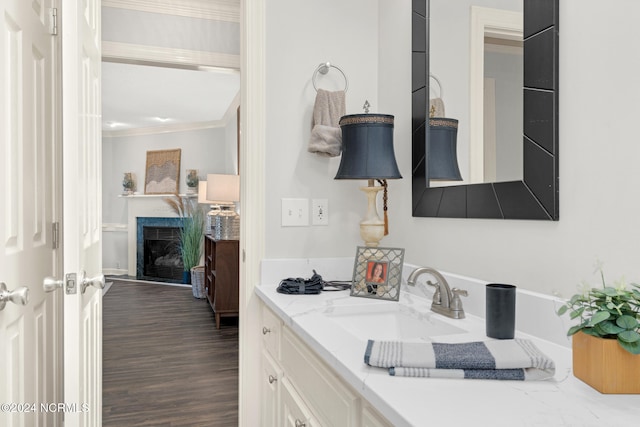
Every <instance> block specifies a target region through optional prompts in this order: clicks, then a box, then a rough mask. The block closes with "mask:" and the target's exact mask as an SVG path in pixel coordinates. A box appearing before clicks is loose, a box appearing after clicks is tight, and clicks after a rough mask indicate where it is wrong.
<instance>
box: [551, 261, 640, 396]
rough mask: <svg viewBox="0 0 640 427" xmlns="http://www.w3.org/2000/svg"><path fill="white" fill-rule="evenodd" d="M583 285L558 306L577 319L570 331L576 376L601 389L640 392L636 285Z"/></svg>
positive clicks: (639, 315) (639, 306)
mask: <svg viewBox="0 0 640 427" xmlns="http://www.w3.org/2000/svg"><path fill="white" fill-rule="evenodd" d="M598 271H599V272H600V277H601V280H602V286H601V287H593V288H589V287H586V288H585V290H584V292H582V293H579V294H576V295H574V296H573V297H571V299H570V300H569V301H567V302H566V303H565V304H564V305H563V306H561V307H560V309H559V310H558V314H559V315H564V314H567V313H568V314H569V317H570V318H571V319H574V320H575V319H577V321H578V322H577V323H576V324H575V325H573V326H571V328H569V331H568V332H567V335H570V336H572V337H573V338H572V347H573V371H574V375H575V376H576V377H577V378H579V379H581V380H582V381H584V382H585V383H587V384H589V385H590V386H592V387H593V388H595V389H596V390H598V391H600V392H602V393H634V394H636V393H640V286H638V285H637V284H631V285H630V286H626V285H625V284H624V282H621V283H619V284H617V285H616V286H609V285H607V284H606V282H605V279H604V273H603V271H602V268H601V267H600V266H599V267H598Z"/></svg>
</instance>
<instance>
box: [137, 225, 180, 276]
mask: <svg viewBox="0 0 640 427" xmlns="http://www.w3.org/2000/svg"><path fill="white" fill-rule="evenodd" d="M136 222H137V233H136V246H137V250H136V252H137V254H136V278H137V279H142V280H153V281H158V282H169V283H182V276H183V274H182V272H183V271H184V266H183V264H182V256H181V254H180V229H181V228H182V218H160V217H138V218H137V221H136Z"/></svg>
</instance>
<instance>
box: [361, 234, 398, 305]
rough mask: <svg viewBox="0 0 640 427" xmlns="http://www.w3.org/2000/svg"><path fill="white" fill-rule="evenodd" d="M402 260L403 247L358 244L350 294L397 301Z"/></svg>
mask: <svg viewBox="0 0 640 427" xmlns="http://www.w3.org/2000/svg"><path fill="white" fill-rule="evenodd" d="M403 262H404V249H401V248H370V247H366V246H358V249H357V251H356V259H355V263H354V265H353V280H352V282H351V296H354V297H364V298H376V299H384V300H390V301H398V299H400V283H401V281H402V265H403Z"/></svg>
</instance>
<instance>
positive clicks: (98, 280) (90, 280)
mask: <svg viewBox="0 0 640 427" xmlns="http://www.w3.org/2000/svg"><path fill="white" fill-rule="evenodd" d="M81 277H82V280H81V281H80V283H81V284H82V293H83V294H84V291H86V290H87V288H88V287H89V286H93V287H94V288H98V289H104V285H105V279H104V274H98V275H97V276H94V277H85V273H84V272H82V276H81Z"/></svg>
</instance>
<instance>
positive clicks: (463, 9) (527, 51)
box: [412, 0, 559, 220]
mask: <svg viewBox="0 0 640 427" xmlns="http://www.w3.org/2000/svg"><path fill="white" fill-rule="evenodd" d="M483 1H485V3H484V5H483V6H480V7H476V6H474V5H472V3H474V4H475V2H474V1H472V0H459V1H458V0H457V1H455V2H451V1H446V0H425V1H424V2H422V1H420V2H413V16H412V175H413V176H412V202H413V203H412V209H413V216H417V217H450V218H501V219H547V220H558V218H559V213H558V176H559V174H558V74H559V73H558V46H559V43H558V21H559V17H558V9H559V0H525V1H524V3H521V2H522V0H518V1H519V2H520V3H518V4H519V6H517V7H516V8H521V13H520V11H519V10H516V11H515V12H516V14H520V17H518V18H517V19H516V21H517V24H516V25H511V24H509V25H507V26H506V28H502V24H494V23H493V22H492V21H491V20H488V21H489V23H491V25H493V26H494V27H497V28H491V31H489V34H488V36H489V38H496V37H495V36H496V35H500V36H501V37H500V38H505V37H506V38H507V39H509V40H513V39H519V37H520V36H519V34H520V33H522V40H523V43H522V44H523V47H522V51H523V53H522V57H523V65H522V70H523V71H522V72H521V73H519V75H521V76H522V79H523V80H522V84H521V88H522V101H513V100H509V101H507V105H510V107H511V108H509V110H510V112H511V113H513V111H511V110H516V109H517V110H519V108H516V107H520V106H522V113H520V112H519V111H518V112H516V113H514V115H520V114H521V116H520V117H522V120H517V121H516V123H515V124H516V125H518V126H519V125H520V124H521V125H522V133H521V134H520V135H519V136H517V137H515V136H513V137H511V138H514V139H513V140H511V138H509V139H506V138H505V142H506V143H507V144H509V147H510V148H513V153H514V154H512V156H516V157H518V158H520V161H519V162H510V164H514V163H520V164H521V165H522V166H521V170H520V169H518V170H515V169H514V170H510V169H509V170H507V169H504V168H502V166H501V165H500V161H499V160H497V161H495V167H493V166H490V167H489V166H487V167H485V163H484V158H485V154H484V151H485V150H484V147H483V148H481V149H477V148H473V152H472V147H475V144H473V143H472V142H471V140H472V139H479V140H481V141H483V144H481V145H484V128H485V125H484V116H485V113H484V109H485V108H484V104H485V100H484V86H485V84H484V81H485V76H484V70H485V50H486V51H487V52H486V53H487V57H488V56H489V54H490V53H491V52H490V51H491V49H489V48H487V49H485V47H484V45H485V27H487V25H485V24H483V23H481V22H480V21H478V22H475V21H474V20H476V21H477V19H476V16H477V15H478V13H475V14H474V18H473V19H472V18H471V14H472V11H474V10H475V12H478V11H482V10H484V9H492V10H496V9H508V7H505V5H507V4H513V3H512V2H513V0H492V1H491V0H483ZM447 9H448V12H449V13H454V15H446V14H445V10H447ZM500 13H505V14H509V13H514V11H513V10H512V11H510V12H508V11H507V12H500ZM455 14H457V15H455ZM438 16H447V17H448V19H439V18H438ZM450 16H454V17H456V16H457V17H456V18H450ZM514 16H517V15H514ZM470 22H471V25H470V24H469V23H470ZM474 26H475V28H482V32H481V33H480V35H479V36H477V37H471V36H470V28H472V27H474ZM489 27H490V25H489ZM514 27H515V28H514ZM445 29H446V30H447V32H445ZM516 35H517V37H516ZM435 39H437V41H438V42H440V41H441V42H442V44H438V43H435V42H434V43H430V40H435ZM470 40H473V41H474V42H473V43H474V46H470ZM478 44H480V47H479V48H477V45H478ZM491 44H495V43H491ZM500 44H501V45H502V44H504V42H502V41H501V42H500ZM501 49H502V48H501ZM509 49H511V47H509ZM478 55H480V58H479V59H478V58H477V56H478ZM516 56H517V55H516ZM471 57H473V58H471ZM470 58H471V59H470ZM444 60H446V61H448V62H446V61H444ZM486 62H487V67H486V68H487V69H491V68H492V66H489V64H488V63H489V62H490V61H486ZM474 64H475V65H474ZM478 64H481V66H480V67H479V68H480V70H481V71H480V72H474V71H470V70H472V69H473V67H478ZM438 67H442V68H438ZM498 67H499V69H500V71H503V69H504V68H517V67H516V66H515V65H513V66H505V65H500V66H498ZM429 73H432V74H435V75H437V76H438V78H439V79H440V80H441V82H442V88H443V89H444V92H445V93H446V96H443V99H444V103H445V112H446V114H445V116H446V117H448V118H453V119H457V120H459V127H458V156H457V157H458V163H459V166H460V170H461V172H462V177H463V179H464V180H465V181H464V183H463V184H458V183H449V185H447V186H441V187H434V186H432V183H430V182H429V179H428V177H429V176H430V170H429V169H430V166H431V165H430V162H429V160H428V158H429V157H428V156H429V152H430V149H431V148H430V143H431V132H429V131H428V129H427V128H428V125H426V124H427V123H428V121H429V120H428V117H427V110H429V99H430V98H431V97H432V96H433V93H431V92H430V90H429V89H430V85H431V83H430V79H428V78H426V76H428V75H429ZM479 73H481V74H479ZM472 74H473V75H479V77H477V78H475V79H472V78H471V77H470V76H471V75H472ZM488 77H495V76H488ZM513 84H514V85H516V84H519V83H513ZM478 89H479V90H478ZM478 92H479V93H480V94H479V95H478ZM498 92H499V85H497V84H496V89H495V94H496V95H495V98H496V106H495V111H496V112H498V111H500V110H501V109H502V108H501V107H500V106H499V103H498V102H497V100H498V98H501V97H502V96H501V95H500V94H498ZM474 94H475V95H474ZM487 115H489V114H487ZM504 120H505V119H501V118H500V119H496V123H497V122H498V121H500V122H502V121H504ZM511 122H513V120H511ZM512 125H513V123H512ZM512 127H513V128H515V127H516V126H512ZM513 132H518V131H513ZM495 133H496V138H495V139H496V144H495V145H496V147H497V148H496V152H497V153H498V156H497V157H496V158H498V157H502V154H501V153H500V152H501V148H500V146H501V145H502V144H501V142H500V140H501V139H502V138H501V136H500V135H499V134H501V133H502V130H500V131H499V130H498V127H496V131H495ZM514 135H515V134H514ZM472 137H473V138H472ZM478 153H480V154H478ZM486 157H488V156H486ZM477 158H480V160H481V163H478V162H477ZM472 159H473V161H472ZM471 163H474V164H480V165H481V166H479V167H476V166H474V168H473V170H476V169H480V170H481V172H480V173H479V175H480V178H476V177H475V172H474V177H473V178H471V176H470V175H471V171H472V168H471V167H470V164H471ZM485 169H487V170H488V169H491V171H490V172H486V173H485ZM494 169H495V172H494V171H493V170H494ZM485 175H491V179H490V180H489V181H490V182H487V181H485Z"/></svg>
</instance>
